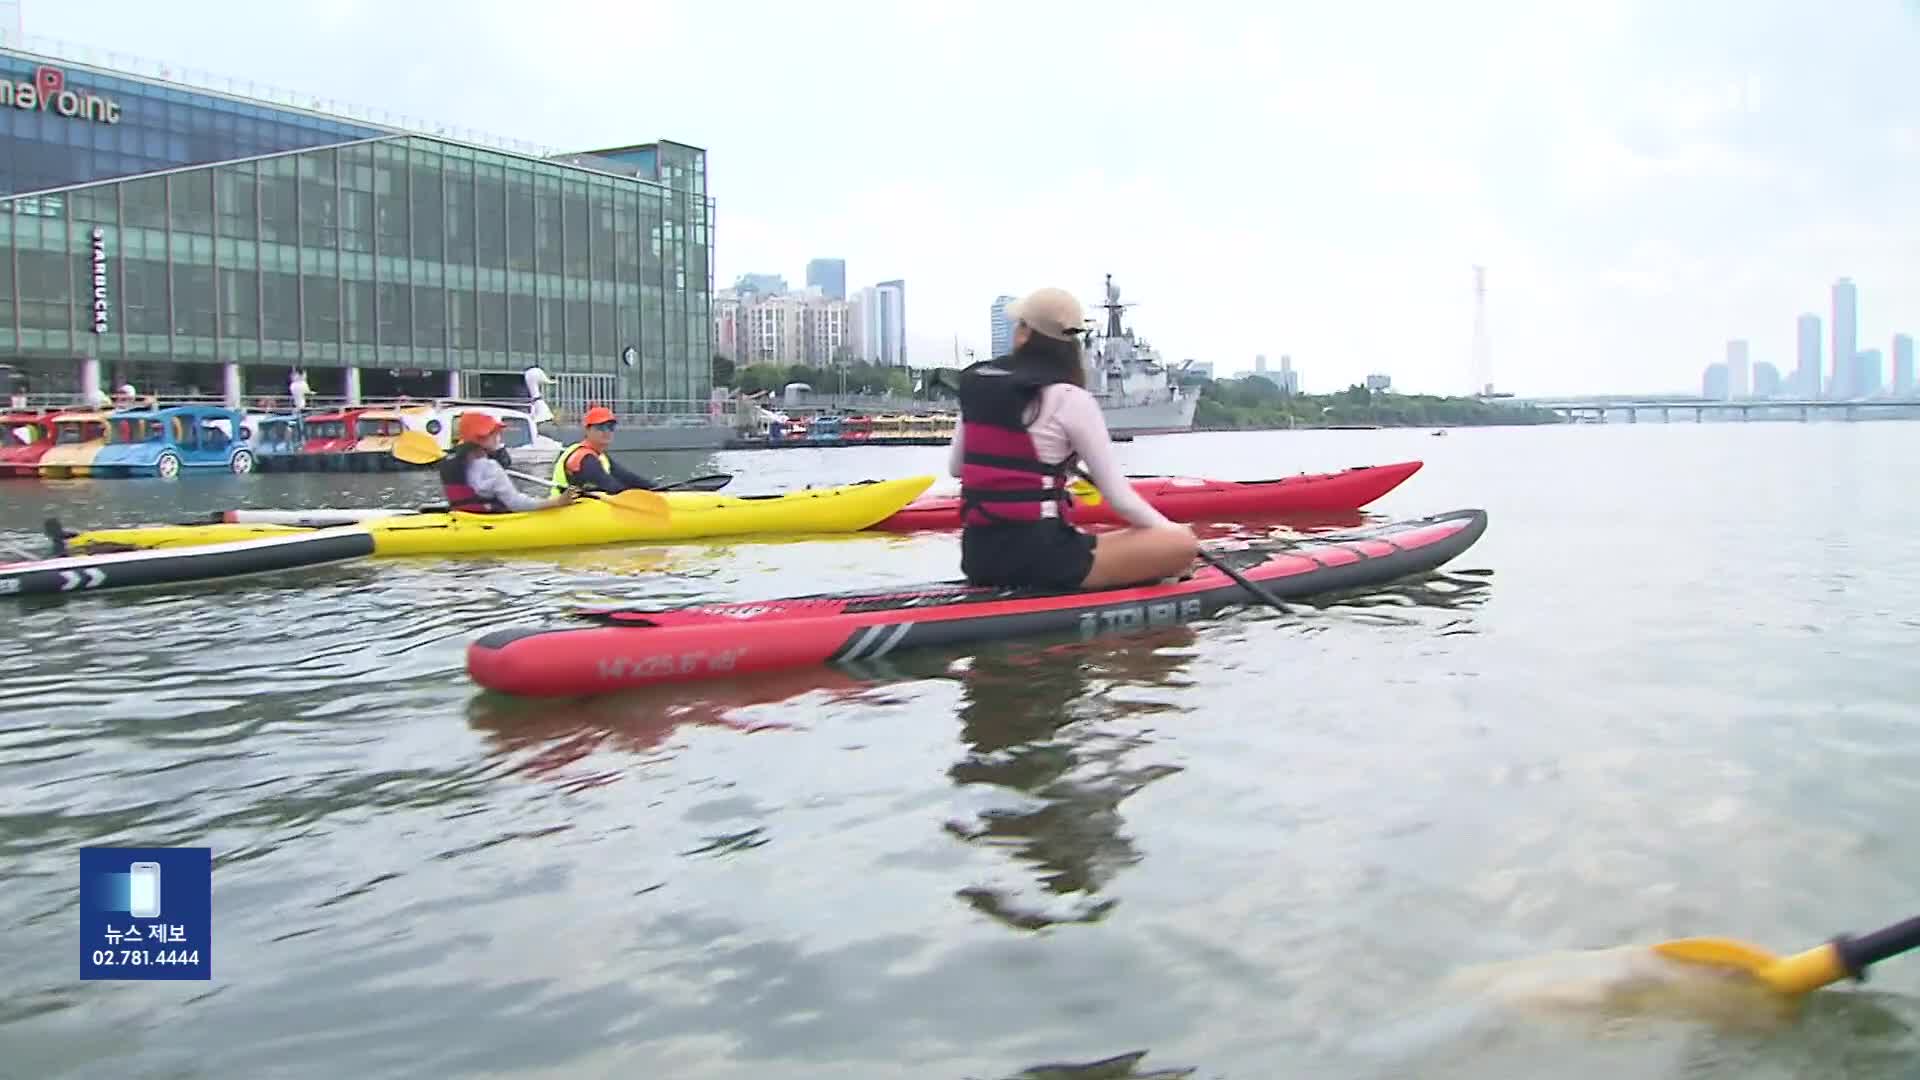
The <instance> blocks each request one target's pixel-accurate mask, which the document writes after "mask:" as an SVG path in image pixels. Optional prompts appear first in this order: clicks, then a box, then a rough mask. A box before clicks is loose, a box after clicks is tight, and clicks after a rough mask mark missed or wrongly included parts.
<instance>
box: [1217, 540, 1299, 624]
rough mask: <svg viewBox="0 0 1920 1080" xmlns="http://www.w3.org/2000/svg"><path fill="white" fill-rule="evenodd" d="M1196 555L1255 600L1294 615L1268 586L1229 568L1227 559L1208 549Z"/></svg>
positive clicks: (1283, 612)
mask: <svg viewBox="0 0 1920 1080" xmlns="http://www.w3.org/2000/svg"><path fill="white" fill-rule="evenodd" d="M1196 554H1198V555H1199V556H1200V558H1201V561H1203V562H1205V563H1206V564H1207V565H1208V566H1211V567H1213V568H1214V569H1215V570H1218V571H1220V572H1221V573H1223V574H1225V575H1227V576H1228V577H1230V578H1232V579H1233V583H1234V584H1235V585H1238V586H1240V587H1241V588H1243V589H1245V590H1247V591H1248V592H1250V593H1252V594H1253V595H1254V597H1255V598H1257V599H1258V600H1260V602H1261V603H1264V604H1267V605H1268V606H1270V607H1272V608H1273V609H1274V610H1275V611H1278V612H1280V613H1281V614H1284V615H1291V614H1293V609H1292V608H1289V607H1288V606H1287V605H1286V604H1285V603H1283V602H1282V601H1281V599H1280V598H1279V597H1277V596H1275V595H1273V593H1272V592H1270V591H1268V590H1267V588H1266V586H1264V585H1261V584H1259V583H1258V582H1255V581H1253V580H1251V579H1249V578H1248V577H1247V576H1246V575H1245V574H1242V573H1241V572H1240V571H1238V570H1235V569H1234V568H1233V567H1231V566H1228V565H1227V561H1226V560H1225V559H1222V558H1221V557H1220V556H1218V555H1215V554H1214V553H1213V552H1211V551H1208V550H1207V549H1206V548H1199V549H1197V551H1196Z"/></svg>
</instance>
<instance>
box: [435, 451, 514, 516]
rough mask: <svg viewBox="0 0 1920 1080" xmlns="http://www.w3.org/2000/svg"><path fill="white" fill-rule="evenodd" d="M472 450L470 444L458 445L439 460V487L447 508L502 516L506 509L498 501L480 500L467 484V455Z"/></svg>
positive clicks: (478, 494) (466, 512)
mask: <svg viewBox="0 0 1920 1080" xmlns="http://www.w3.org/2000/svg"><path fill="white" fill-rule="evenodd" d="M473 449H474V447H473V446H472V444H470V443H459V444H457V445H456V446H454V448H453V449H452V450H449V451H448V452H447V456H446V457H444V458H441V459H440V487H441V490H443V491H445V492H446V495H447V508H448V509H450V510H458V511H460V512H461V513H464V514H504V513H506V512H507V508H506V507H504V506H502V505H500V501H499V500H497V499H492V498H482V497H481V495H480V493H479V492H477V491H475V490H473V488H472V487H470V486H468V484H467V454H468V453H470V452H472V450H473ZM495 460H498V457H497V456H496V457H495Z"/></svg>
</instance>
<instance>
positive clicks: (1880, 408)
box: [1501, 394, 1920, 424]
mask: <svg viewBox="0 0 1920 1080" xmlns="http://www.w3.org/2000/svg"><path fill="white" fill-rule="evenodd" d="M1501 403H1502V404H1507V405H1531V406H1533V407H1535V408H1539V409H1550V410H1552V411H1554V412H1557V413H1559V414H1561V415H1562V416H1565V417H1567V418H1569V419H1571V420H1574V421H1576V422H1582V423H1600V424H1604V423H1607V422H1609V421H1610V420H1611V419H1613V418H1615V417H1620V418H1623V419H1624V420H1625V422H1627V423H1629V424H1633V423H1638V422H1639V421H1640V416H1641V414H1642V413H1646V414H1648V415H1650V416H1652V417H1655V418H1657V419H1658V420H1659V422H1661V423H1671V422H1673V420H1674V419H1675V417H1676V416H1678V418H1679V419H1681V420H1692V421H1694V422H1702V421H1705V420H1708V419H1709V418H1711V419H1714V420H1735V419H1739V420H1799V421H1803V422H1804V421H1810V420H1895V419H1911V418H1915V417H1920V397H1916V396H1913V395H1906V396H1902V397H1884V398H1858V399H1854V400H1850V401H1832V400H1821V399H1811V398H1768V399H1764V400H1763V399H1754V398H1742V399H1735V400H1721V399H1715V398H1702V397H1689V396H1686V395H1684V394H1674V395H1660V394H1627V395H1613V396H1593V397H1535V398H1523V397H1512V398H1502V399H1501Z"/></svg>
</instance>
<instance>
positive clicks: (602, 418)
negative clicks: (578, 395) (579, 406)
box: [580, 405, 613, 427]
mask: <svg viewBox="0 0 1920 1080" xmlns="http://www.w3.org/2000/svg"><path fill="white" fill-rule="evenodd" d="M580 423H581V425H582V426H585V427H598V426H600V425H601V424H611V423H613V410H612V409H609V408H607V407H606V406H605V405H595V406H593V407H591V408H589V409H588V410H587V415H585V416H583V417H581V418H580Z"/></svg>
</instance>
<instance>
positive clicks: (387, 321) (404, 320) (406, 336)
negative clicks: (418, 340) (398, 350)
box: [375, 281, 413, 345]
mask: <svg viewBox="0 0 1920 1080" xmlns="http://www.w3.org/2000/svg"><path fill="white" fill-rule="evenodd" d="M375 291H376V293H377V297H376V298H377V300H378V302H379V306H380V344H381V345H412V344H413V290H412V289H411V288H410V287H408V286H406V285H394V284H390V283H387V282H384V281H383V282H381V283H380V285H379V286H378V287H377V289H376V290H375Z"/></svg>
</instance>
